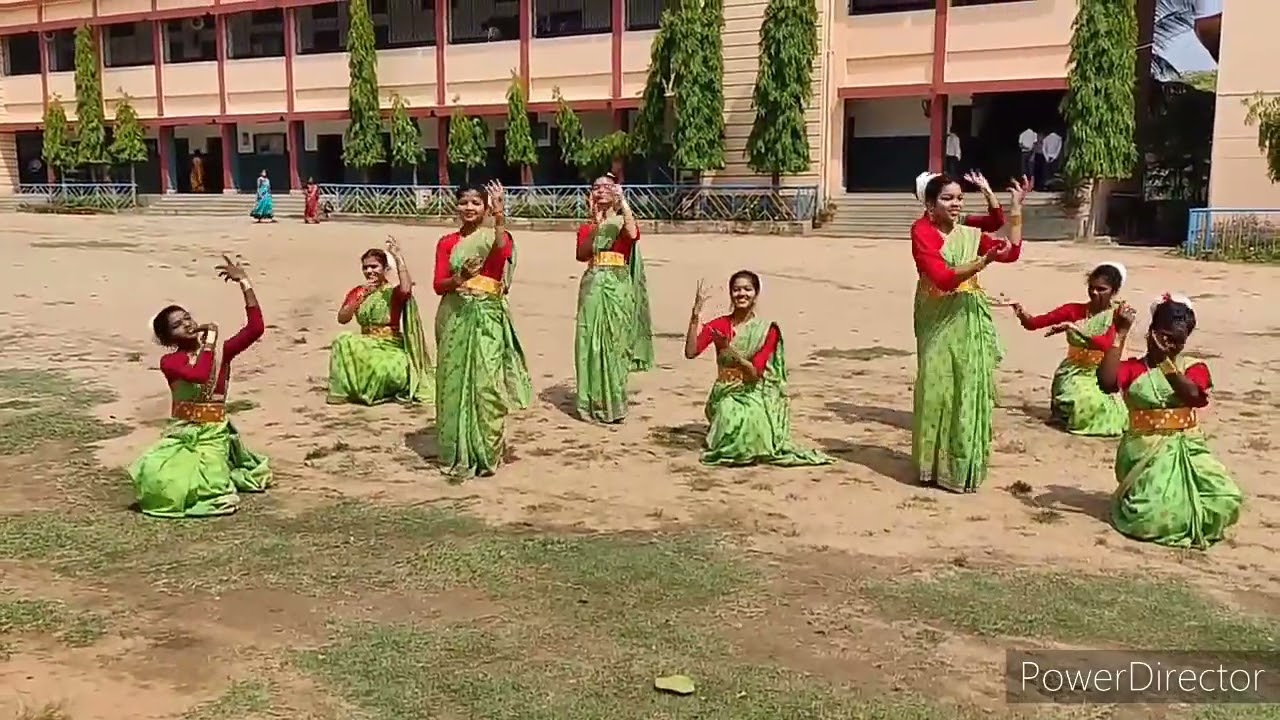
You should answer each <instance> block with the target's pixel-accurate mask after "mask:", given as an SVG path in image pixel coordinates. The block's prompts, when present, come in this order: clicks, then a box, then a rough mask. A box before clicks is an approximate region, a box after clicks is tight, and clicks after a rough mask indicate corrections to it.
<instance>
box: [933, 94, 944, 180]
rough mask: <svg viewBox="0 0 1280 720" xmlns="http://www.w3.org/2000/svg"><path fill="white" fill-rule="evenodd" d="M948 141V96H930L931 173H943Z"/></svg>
mask: <svg viewBox="0 0 1280 720" xmlns="http://www.w3.org/2000/svg"><path fill="white" fill-rule="evenodd" d="M946 139H947V96H946V95H943V94H941V93H931V94H930V96H929V172H933V173H940V172H942V167H943V164H942V155H943V151H944V149H945V147H944V146H945V143H946Z"/></svg>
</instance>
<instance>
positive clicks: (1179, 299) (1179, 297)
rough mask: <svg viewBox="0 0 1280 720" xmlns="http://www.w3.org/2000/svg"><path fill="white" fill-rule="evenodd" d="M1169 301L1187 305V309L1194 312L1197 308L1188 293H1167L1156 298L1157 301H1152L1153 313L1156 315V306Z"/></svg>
mask: <svg viewBox="0 0 1280 720" xmlns="http://www.w3.org/2000/svg"><path fill="white" fill-rule="evenodd" d="M1167 302H1176V303H1179V304H1181V305H1186V306H1187V309H1189V310H1191V311H1193V312H1194V311H1195V309H1196V308H1195V305H1192V304H1191V298H1189V297H1187V296H1186V295H1183V294H1182V293H1165V294H1163V295H1161V296H1160V297H1158V298H1156V301H1155V302H1153V303H1151V314H1152V315H1155V314H1156V308H1158V307H1160V306H1161V305H1163V304H1164V303H1167Z"/></svg>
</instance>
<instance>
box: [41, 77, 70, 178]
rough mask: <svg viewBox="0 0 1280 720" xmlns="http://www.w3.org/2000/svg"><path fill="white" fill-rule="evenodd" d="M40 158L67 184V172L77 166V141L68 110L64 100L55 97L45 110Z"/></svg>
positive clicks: (50, 99)
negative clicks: (73, 135) (63, 102)
mask: <svg viewBox="0 0 1280 720" xmlns="http://www.w3.org/2000/svg"><path fill="white" fill-rule="evenodd" d="M40 156H41V157H42V158H44V162H45V164H46V165H48V166H49V167H51V168H53V169H54V170H56V171H57V172H58V181H59V182H61V183H63V184H65V183H66V181H67V179H66V171H67V170H68V169H70V168H73V167H75V166H76V148H75V139H74V138H72V137H71V128H70V126H69V125H68V123H67V109H66V108H65V107H63V106H62V98H61V97H60V96H58V95H54V96H53V97H51V98H49V104H48V106H46V107H45V109H44V144H43V146H42V147H41V148H40Z"/></svg>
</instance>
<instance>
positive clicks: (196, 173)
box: [190, 150, 204, 193]
mask: <svg viewBox="0 0 1280 720" xmlns="http://www.w3.org/2000/svg"><path fill="white" fill-rule="evenodd" d="M190 180H191V192H193V193H202V192H204V154H203V153H201V152H200V151H199V150H196V151H194V152H192V153H191V177H190Z"/></svg>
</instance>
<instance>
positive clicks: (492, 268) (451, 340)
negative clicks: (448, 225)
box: [433, 183, 532, 479]
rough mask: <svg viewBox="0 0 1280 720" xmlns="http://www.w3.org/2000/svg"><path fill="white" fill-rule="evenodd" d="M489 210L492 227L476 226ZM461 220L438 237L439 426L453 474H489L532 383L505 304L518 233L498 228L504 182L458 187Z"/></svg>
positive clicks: (442, 455)
mask: <svg viewBox="0 0 1280 720" xmlns="http://www.w3.org/2000/svg"><path fill="white" fill-rule="evenodd" d="M486 209H487V210H488V211H489V212H491V213H492V215H493V228H486V227H483V226H482V225H481V223H483V222H484V218H485V212H486ZM458 216H459V217H460V218H461V220H462V227H461V228H460V229H459V230H458V232H455V233H449V234H448V235H445V236H444V237H442V238H440V241H439V242H438V243H437V244H436V264H435V281H434V283H433V285H434V287H435V291H436V294H438V295H440V296H441V297H440V309H439V310H438V311H437V312H436V358H437V364H438V366H437V368H436V433H437V439H438V442H439V446H440V460H441V464H442V465H443V467H444V472H445V474H447V475H450V476H453V477H456V478H460V479H461V478H468V477H475V476H477V475H481V476H482V475H492V474H493V473H494V471H496V470H497V468H498V466H499V465H500V464H501V463H502V460H503V455H504V453H505V450H506V447H505V441H504V435H503V429H504V425H505V418H506V415H507V413H508V412H510V411H511V410H513V409H523V408H527V407H528V406H529V403H530V401H531V399H532V385H531V383H530V382H529V370H528V368H527V366H526V365H525V358H524V350H523V349H521V347H520V340H519V338H517V337H516V330H515V327H514V326H513V325H512V323H511V312H510V309H509V308H508V305H507V292H508V291H509V290H510V288H511V279H512V274H513V273H514V272H515V266H516V253H515V240H513V239H512V237H511V234H510V233H508V232H507V231H506V230H505V229H504V228H503V220H504V217H503V189H502V186H501V185H499V184H497V183H490V184H489V185H488V187H487V188H486V189H485V190H481V189H479V188H475V187H470V186H466V185H464V186H462V187H460V188H458Z"/></svg>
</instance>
